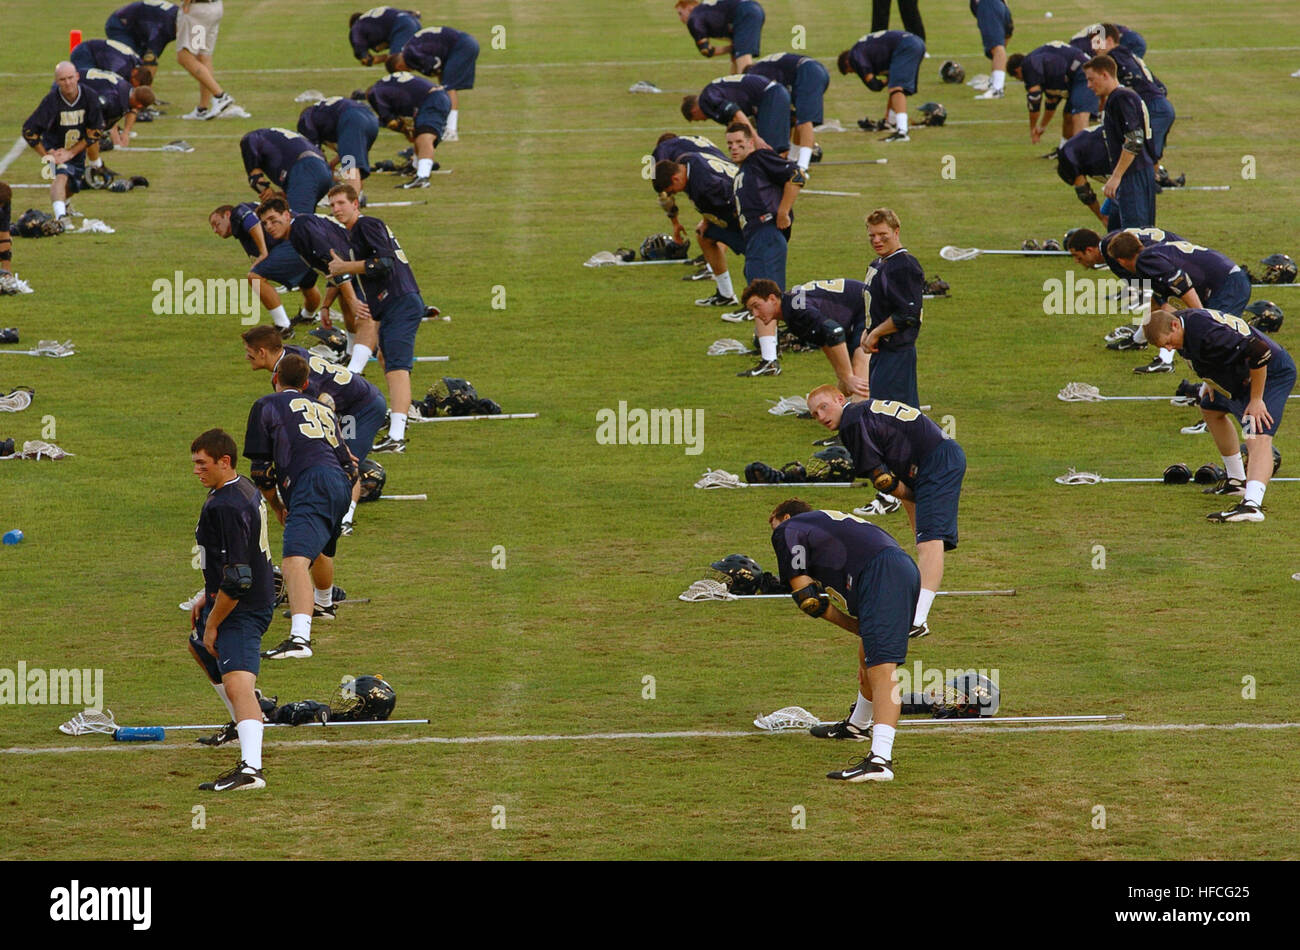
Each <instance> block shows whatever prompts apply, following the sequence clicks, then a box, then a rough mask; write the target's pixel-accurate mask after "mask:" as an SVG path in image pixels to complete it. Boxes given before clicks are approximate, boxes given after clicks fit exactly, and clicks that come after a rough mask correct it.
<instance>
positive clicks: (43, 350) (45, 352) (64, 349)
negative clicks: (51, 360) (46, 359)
mask: <svg viewBox="0 0 1300 950" xmlns="http://www.w3.org/2000/svg"><path fill="white" fill-rule="evenodd" d="M35 352H36V353H37V354H38V355H40V356H53V357H56V358H57V357H60V356H72V355H73V353H74V350H73V349H72V341H71V340H68V341H67V342H66V343H60V342H59V341H58V340H41V341H40V342H39V343H37V344H36V350H35Z"/></svg>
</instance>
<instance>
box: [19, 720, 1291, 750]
mask: <svg viewBox="0 0 1300 950" xmlns="http://www.w3.org/2000/svg"><path fill="white" fill-rule="evenodd" d="M925 721H927V722H928V721H930V720H925ZM907 724H908V723H907V721H906V720H904V721H903V722H901V723H900V725H902V726H906V725H907ZM1276 729H1300V722H1232V723H1204V722H1194V723H1179V722H1167V723H1148V724H1143V723H1122V722H1121V723H1084V724H1079V725H1049V726H999V727H993V726H989V725H983V726H963V725H958V724H954V725H951V726H927V727H926V728H925V729H918V730H916V731H911V730H908V733H907V734H908V735H909V736H927V735H932V734H934V733H943V734H945V735H947V734H949V733H953V732H962V733H966V734H968V735H975V734H977V733H991V732H992V733H997V734H999V735H1005V734H1008V733H1021V732H1206V731H1209V732H1235V731H1241V730H1251V731H1253V730H1265V731H1267V730H1276ZM790 734H791V735H801V734H802V733H801V732H800V731H798V730H790ZM767 735H770V733H766V732H763V731H761V730H758V729H747V730H745V731H743V732H739V731H737V732H723V731H716V732H712V731H703V730H684V731H680V732H589V733H581V734H576V735H539V736H413V737H411V738H407V739H339V740H330V739H304V740H300V741H299V740H288V741H275V742H264V743H263V745H266V746H279V747H289V746H291V747H295V748H297V747H303V746H329V747H330V748H336V749H337V748H344V747H352V746H357V747H372V746H405V745H482V744H484V743H490V742H492V743H495V742H509V743H513V742H591V741H593V740H596V741H599V740H605V741H611V742H627V741H634V740H640V739H749V738H761V737H764V736H767ZM131 748H144V749H163V750H171V751H177V750H182V749H186V750H200V749H203V747H202V746H200V745H198V744H197V743H193V742H181V743H176V744H172V745H168V744H166V743H136V742H131V743H119V742H112V741H106V742H105V743H104V744H103V745H85V746H39V747H32V748H24V747H15V748H10V749H0V754H3V755H48V754H51V753H54V754H57V753H63V752H112V751H125V750H127V749H131Z"/></svg>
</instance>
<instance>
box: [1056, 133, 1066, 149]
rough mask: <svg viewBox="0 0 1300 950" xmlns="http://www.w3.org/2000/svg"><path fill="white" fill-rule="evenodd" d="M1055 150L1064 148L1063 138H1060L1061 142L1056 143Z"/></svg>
mask: <svg viewBox="0 0 1300 950" xmlns="http://www.w3.org/2000/svg"><path fill="white" fill-rule="evenodd" d="M1056 147H1057V148H1065V136H1064V135H1062V136H1061V141H1059V142H1057V143H1056Z"/></svg>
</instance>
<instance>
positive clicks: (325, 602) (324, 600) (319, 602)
mask: <svg viewBox="0 0 1300 950" xmlns="http://www.w3.org/2000/svg"><path fill="white" fill-rule="evenodd" d="M315 600H316V606H317V607H332V606H333V605H334V587H333V585H331V586H329V587H326V588H325V589H324V590H321V589H320V588H315Z"/></svg>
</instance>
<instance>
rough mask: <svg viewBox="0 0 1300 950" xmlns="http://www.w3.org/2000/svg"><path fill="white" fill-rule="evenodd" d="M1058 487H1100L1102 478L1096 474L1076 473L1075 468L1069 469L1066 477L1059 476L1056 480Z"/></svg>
mask: <svg viewBox="0 0 1300 950" xmlns="http://www.w3.org/2000/svg"><path fill="white" fill-rule="evenodd" d="M1054 480H1055V482H1056V484H1058V485H1100V484H1101V476H1100V475H1098V474H1096V473H1095V472H1076V471H1075V470H1074V468H1072V467H1071V468H1068V469H1066V471H1065V474H1064V475H1057V476H1056V478H1055V479H1054Z"/></svg>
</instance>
